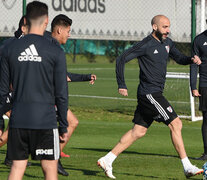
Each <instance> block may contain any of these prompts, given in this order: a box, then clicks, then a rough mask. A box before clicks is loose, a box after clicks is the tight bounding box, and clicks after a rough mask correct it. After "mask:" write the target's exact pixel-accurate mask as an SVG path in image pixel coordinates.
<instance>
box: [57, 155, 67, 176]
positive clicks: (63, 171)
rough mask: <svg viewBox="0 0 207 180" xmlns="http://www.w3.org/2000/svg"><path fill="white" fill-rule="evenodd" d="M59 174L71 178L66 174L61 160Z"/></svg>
mask: <svg viewBox="0 0 207 180" xmlns="http://www.w3.org/2000/svg"><path fill="white" fill-rule="evenodd" d="M58 174H61V175H63V176H69V174H68V172H66V171H65V169H64V168H63V166H62V164H61V162H60V159H59V160H58Z"/></svg>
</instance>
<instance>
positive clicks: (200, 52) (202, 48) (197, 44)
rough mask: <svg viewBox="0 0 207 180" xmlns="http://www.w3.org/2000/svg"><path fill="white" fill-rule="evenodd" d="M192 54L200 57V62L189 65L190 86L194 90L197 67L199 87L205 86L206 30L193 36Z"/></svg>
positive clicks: (206, 76) (206, 69) (206, 66)
mask: <svg viewBox="0 0 207 180" xmlns="http://www.w3.org/2000/svg"><path fill="white" fill-rule="evenodd" d="M192 55H193V56H194V55H197V56H199V57H200V59H201V62H202V63H201V64H200V65H199V66H198V65H197V64H191V66H190V86H191V90H195V89H197V88H196V84H197V73H198V69H199V76H200V77H199V87H207V30H206V31H204V32H203V33H201V34H199V35H198V36H196V37H195V39H194V41H193V48H192Z"/></svg>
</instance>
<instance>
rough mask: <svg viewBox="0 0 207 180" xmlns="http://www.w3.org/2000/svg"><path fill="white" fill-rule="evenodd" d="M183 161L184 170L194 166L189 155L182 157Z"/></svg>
mask: <svg viewBox="0 0 207 180" xmlns="http://www.w3.org/2000/svg"><path fill="white" fill-rule="evenodd" d="M181 162H182V164H183V168H184V170H187V169H189V168H190V167H191V166H192V164H191V162H190V161H189V159H188V157H185V158H183V159H181Z"/></svg>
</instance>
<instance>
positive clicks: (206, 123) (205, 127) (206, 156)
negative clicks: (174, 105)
mask: <svg viewBox="0 0 207 180" xmlns="http://www.w3.org/2000/svg"><path fill="white" fill-rule="evenodd" d="M202 114H203V123H202V128H201V131H202V137H203V147H204V153H203V155H202V156H201V157H200V158H198V160H207V111H202Z"/></svg>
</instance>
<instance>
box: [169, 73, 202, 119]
mask: <svg viewBox="0 0 207 180" xmlns="http://www.w3.org/2000/svg"><path fill="white" fill-rule="evenodd" d="M198 77H199V75H198ZM166 78H172V79H188V80H189V78H190V74H189V73H178V72H167V75H166ZM189 96H190V98H189V99H190V111H191V115H190V116H187V115H182V114H178V116H179V117H180V118H185V119H191V121H199V120H202V119H203V117H202V116H196V112H195V109H196V108H195V98H194V97H193V96H192V92H191V88H190V85H189Z"/></svg>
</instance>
